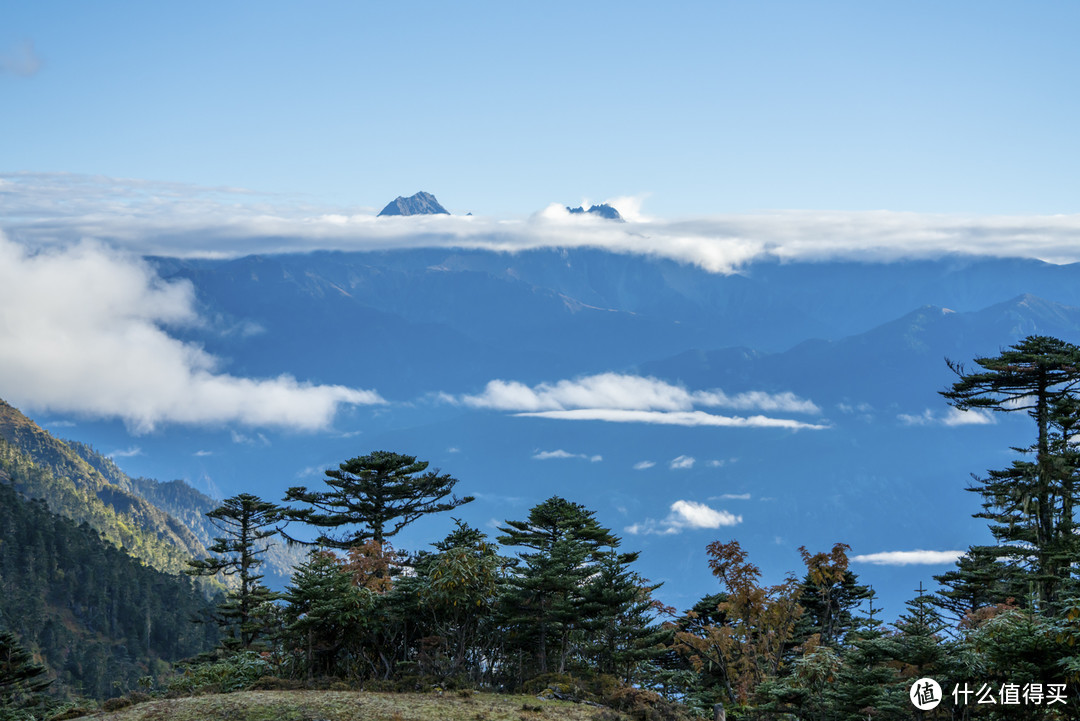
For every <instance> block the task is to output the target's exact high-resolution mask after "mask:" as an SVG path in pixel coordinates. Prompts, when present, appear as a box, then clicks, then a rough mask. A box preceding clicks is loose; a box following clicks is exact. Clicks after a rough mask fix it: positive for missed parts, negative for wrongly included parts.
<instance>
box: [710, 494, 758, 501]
mask: <svg viewBox="0 0 1080 721" xmlns="http://www.w3.org/2000/svg"><path fill="white" fill-rule="evenodd" d="M709 500H710V501H749V500H750V494H749V493H721V494H720V495H719V496H710V497H709Z"/></svg>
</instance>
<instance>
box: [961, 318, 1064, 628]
mask: <svg viewBox="0 0 1080 721" xmlns="http://www.w3.org/2000/svg"><path fill="white" fill-rule="evenodd" d="M975 363H976V364H977V365H979V366H980V367H981V368H982V369H983V370H982V371H980V372H972V373H968V372H967V371H966V370H965V368H964V366H963V365H961V364H958V363H954V362H952V361H949V367H950V368H951V369H952V370H953V371H954V372H955V373H956V374H957V376H958V377H959V380H957V381H956V382H955V383H953V385H952V387H951V388H950V389H949V390H946V391H942V393H941V394H942V396H944V397H945V399H946V400H948V402H949V403H950V404H951V405H953V406H954V407H955V408H957V409H959V410H961V411H971V410H990V411H994V412H1006V413H1009V412H1017V411H1021V412H1026V413H1027V414H1028V415H1029V416H1030V417H1031V418H1032V420H1034V421H1035V426H1036V437H1035V442H1034V443H1033V444H1031V445H1030V446H1029V447H1027V448H1023V449H1019V448H1018V449H1015V450H1018V451H1021V452H1022V453H1024V455H1025V456H1026V457H1031V458H1032V460H1017V461H1014V462H1013V463H1012V465H1011V466H1010V467H1009V468H1007V469H1004V470H994V471H990V472H989V473H988V475H987V477H986V478H983V479H979V478H977V479H976V481H977V485H976V486H974V487H972V488H971V489H970V490H973V491H975V492H977V493H979V494H981V495H982V496H983V511H982V512H980V513H977V514H975V515H976V517H978V518H985V519H987V520H989V521H990V530H991V533H993V534H994V537H995V538H996V539H997V541H998V544H997V545H996V546H991V547H984V548H983V549H981V550H980V553H981V554H983V555H989V556H993V557H996V558H998V559H1000V560H1001V562H1002V565H1001V566H999V568H1000V569H1001V570H1003V571H1008V572H1010V573H1011V572H1013V571H1016V572H1017V573H1019V574H1020V575H1021V576H1022V577H1023V578H1022V579H1015V578H1014V581H1013V582H1012V583H1013V585H1014V586H1015V585H1016V583H1017V582H1019V583H1020V584H1024V583H1027V584H1030V586H1031V588H1032V592H1031V594H1030V602H1031V603H1032V604H1033V605H1034V606H1035V607H1036V608H1039V609H1040V610H1044V611H1047V612H1050V613H1053V612H1054V609H1055V607H1056V606H1057V604H1058V602H1059V600H1060V599H1061V598H1062V597H1063V596H1064V595H1065V594H1067V593H1068V592H1070V590H1071V578H1072V565H1073V559H1075V557H1076V555H1077V553H1078V551H1080V540H1078V539H1080V536H1078V535H1077V534H1076V533H1075V529H1076V523H1075V519H1074V518H1073V513H1074V509H1075V506H1076V502H1077V498H1076V493H1077V490H1078V484H1077V483H1076V482H1075V479H1076V475H1077V460H1078V454H1077V452H1076V448H1075V444H1074V441H1073V438H1075V436H1076V426H1077V415H1076V410H1077V401H1076V399H1075V397H1074V393H1075V392H1076V390H1077V388H1078V387H1080V348H1078V347H1077V346H1075V345H1073V344H1071V343H1066V342H1064V341H1061V340H1059V339H1057V338H1051V337H1048V336H1029V337H1027V338H1025V339H1024V340H1022V341H1021V342H1019V343H1017V344H1016V345H1014V346H1011V347H1009V348H1008V349H1007V350H1004V351H1002V352H1001V353H1000V354H999V355H997V356H995V357H992V358H976V359H975ZM1067 587H1068V588H1067Z"/></svg>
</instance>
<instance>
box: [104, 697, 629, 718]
mask: <svg viewBox="0 0 1080 721" xmlns="http://www.w3.org/2000/svg"><path fill="white" fill-rule="evenodd" d="M83 718H87V719H100V720H101V721H545V720H548V719H550V720H551V721H556V720H558V721H614V720H615V719H625V718H627V717H626V716H623V715H622V714H617V713H615V712H613V711H611V710H609V709H601V708H597V707H595V706H588V705H584V704H575V703H571V702H569V701H544V700H542V699H539V698H537V697H535V696H504V695H497V694H484V693H474V694H471V695H467V696H466V695H459V694H456V693H454V692H449V691H448V692H446V693H445V694H443V695H438V694H435V693H369V692H364V691H241V692H237V693H230V694H217V695H206V696H190V697H186V698H175V699H155V700H151V701H146V702H143V703H140V704H136V705H134V706H129V707H127V708H124V709H120V710H119V711H113V712H99V713H95V714H93V715H91V716H86V717H83Z"/></svg>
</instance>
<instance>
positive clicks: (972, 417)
mask: <svg viewBox="0 0 1080 721" xmlns="http://www.w3.org/2000/svg"><path fill="white" fill-rule="evenodd" d="M897 419H899V421H900V422H901V423H903V424H904V425H905V426H949V427H955V426H973V425H991V424H993V423H996V422H997V421H996V419H995V418H994V415H993V413H992V412H991V411H987V410H984V409H982V408H974V409H972V410H970V411H962V410H959V409H957V408H953V407H951V406H950V407H949V410H948V411H946V412H945V413H944V414H941V413H935V412H934V411H933V410H931V409H929V408H927V409H926V410H925V411H923V412H922V413H921V414H919V415H917V416H916V415H908V414H907V413H901V414H900V415H898V416H897Z"/></svg>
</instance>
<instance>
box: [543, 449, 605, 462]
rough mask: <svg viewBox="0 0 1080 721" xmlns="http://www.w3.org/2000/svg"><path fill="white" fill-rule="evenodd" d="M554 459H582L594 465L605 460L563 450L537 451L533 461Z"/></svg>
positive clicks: (596, 456)
mask: <svg viewBox="0 0 1080 721" xmlns="http://www.w3.org/2000/svg"><path fill="white" fill-rule="evenodd" d="M552 458H560V459H562V458H580V459H582V460H586V461H590V462H592V463H599V462H600V461H602V460H604V457H603V456H599V455H593V456H590V455H586V454H585V453H570V452H569V451H564V450H563V449H561V448H559V449H557V450H554V451H537V452H535V453H533V459H534V460H537V461H546V460H550V459H552Z"/></svg>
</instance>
